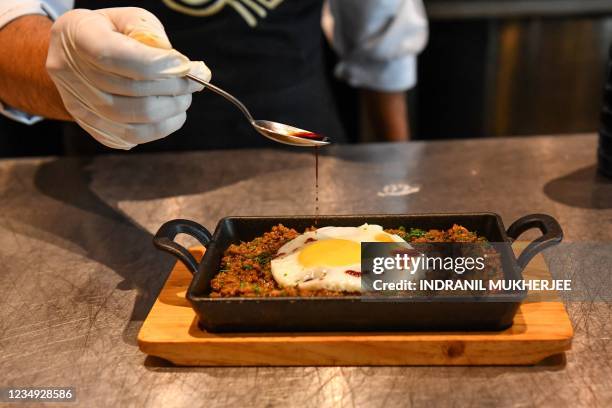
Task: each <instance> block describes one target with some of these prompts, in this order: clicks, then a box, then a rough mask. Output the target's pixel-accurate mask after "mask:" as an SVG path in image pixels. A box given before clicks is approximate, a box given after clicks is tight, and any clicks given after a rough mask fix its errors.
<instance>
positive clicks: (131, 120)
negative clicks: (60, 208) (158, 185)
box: [47, 7, 211, 150]
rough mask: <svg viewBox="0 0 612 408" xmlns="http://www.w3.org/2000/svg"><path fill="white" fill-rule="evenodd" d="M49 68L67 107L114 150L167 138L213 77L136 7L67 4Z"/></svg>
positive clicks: (54, 36)
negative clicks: (190, 77)
mask: <svg viewBox="0 0 612 408" xmlns="http://www.w3.org/2000/svg"><path fill="white" fill-rule="evenodd" d="M47 70H48V72H49V75H50V76H51V79H52V80H53V82H54V83H55V85H56V87H57V89H58V91H59V93H60V95H61V98H62V100H63V102H64V105H65V107H66V110H68V112H69V113H70V114H71V115H72V117H73V118H74V119H75V120H76V122H77V123H78V124H79V125H80V126H81V127H82V128H83V129H85V130H86V131H87V132H88V133H89V134H91V135H92V136H93V137H94V138H95V139H96V140H98V141H99V142H100V143H102V144H104V145H106V146H109V147H113V148H116V149H126V150H127V149H131V148H132V147H134V146H136V145H137V144H141V143H146V142H150V141H153V140H157V139H160V138H163V137H166V136H168V135H169V134H171V133H172V132H175V131H176V130H178V129H180V128H181V126H183V123H185V119H186V113H185V112H186V110H187V109H188V108H189V105H190V104H191V94H192V93H193V92H196V91H201V90H202V88H203V86H202V85H200V84H197V83H195V82H194V81H190V80H188V79H185V78H183V76H184V75H185V74H186V73H188V72H191V73H192V74H194V75H197V76H199V77H201V78H203V79H205V80H210V75H211V74H210V70H209V69H208V68H207V67H206V65H204V63H203V62H201V61H197V62H191V61H189V59H188V58H187V57H185V56H184V55H182V54H180V53H179V52H177V51H176V50H174V49H172V45H171V44H170V41H169V40H168V37H167V36H166V33H165V32H164V27H163V26H162V24H161V22H160V21H159V20H158V19H157V18H156V17H155V16H154V15H153V14H151V13H150V12H148V11H146V10H143V9H140V8H136V7H125V8H109V9H102V10H95V11H92V10H82V9H81V10H79V9H77V10H72V11H70V12H68V13H66V14H64V15H62V16H61V17H60V18H58V19H57V21H56V22H55V23H54V24H53V27H52V30H51V41H50V44H49V53H48V56H47Z"/></svg>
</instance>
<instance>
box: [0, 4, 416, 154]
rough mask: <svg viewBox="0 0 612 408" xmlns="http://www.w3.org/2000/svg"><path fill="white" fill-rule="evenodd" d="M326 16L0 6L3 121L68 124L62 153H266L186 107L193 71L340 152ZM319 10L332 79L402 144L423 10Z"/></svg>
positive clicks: (233, 118)
mask: <svg viewBox="0 0 612 408" xmlns="http://www.w3.org/2000/svg"><path fill="white" fill-rule="evenodd" d="M135 5H138V6H140V7H144V8H136V7H130V6H135ZM322 6H323V1H322V0H300V1H297V0H198V1H194V0H189V1H187V0H163V1H162V0H159V1H147V2H130V1H119V0H118V1H115V0H112V1H104V2H101V1H91V0H89V1H79V0H77V1H67V0H42V1H38V0H0V27H1V28H0V49H1V50H2V53H0V113H2V114H4V115H5V116H8V117H10V118H12V119H14V120H18V121H20V122H23V123H26V124H31V123H36V122H37V121H40V120H42V119H43V118H49V119H59V120H65V121H74V122H76V123H77V124H78V125H79V126H76V125H74V124H72V123H71V124H68V125H67V126H66V127H65V143H66V149H67V151H68V152H69V153H79V154H89V153H97V152H101V151H104V149H106V150H108V148H112V149H124V150H129V149H131V148H133V147H135V146H137V145H143V146H142V147H140V148H139V150H145V151H146V150H189V149H214V148H238V147H260V146H268V145H269V144H270V143H273V142H270V141H268V140H267V139H265V138H263V137H261V136H259V135H258V134H256V133H255V132H254V130H252V129H251V127H250V125H249V123H248V121H246V120H245V119H244V118H243V117H242V116H241V113H240V112H239V111H237V110H236V109H235V108H234V107H232V106H231V105H229V104H228V102H227V101H225V100H224V99H222V98H221V97H219V96H216V95H199V96H196V97H195V98H194V97H193V96H192V94H193V93H195V92H198V91H201V90H202V86H201V85H198V84H196V83H193V82H192V81H189V80H187V79H185V78H183V76H184V75H185V74H186V73H188V72H191V73H193V74H196V75H198V76H200V77H202V78H203V79H205V80H209V79H210V78H211V75H212V82H213V83H214V84H216V85H218V86H220V87H221V88H224V89H226V90H228V91H229V92H231V93H232V94H234V95H235V96H236V97H238V98H239V99H241V100H242V101H243V102H244V103H245V104H246V105H247V106H248V107H249V109H250V110H251V111H252V113H253V115H254V116H255V117H257V118H262V119H270V120H275V121H279V122H283V123H287V124H291V125H295V126H298V127H301V128H304V129H309V130H313V131H316V132H319V133H322V134H325V135H327V136H330V137H331V138H332V141H334V142H342V141H344V140H345V135H344V134H343V130H342V127H341V125H340V123H339V119H338V116H337V111H336V107H335V105H334V103H333V99H332V95H331V92H330V88H329V84H328V82H327V78H326V75H325V68H324V61H323V53H322V50H323V47H322V46H323V43H322V30H321V10H322ZM75 7H78V9H75ZM99 7H104V8H99ZM145 9H146V10H145ZM329 11H330V14H331V16H332V17H333V30H332V31H333V32H332V34H331V35H330V37H331V41H332V46H333V48H334V49H335V50H336V51H337V53H338V55H339V58H340V60H339V63H338V64H337V66H336V68H335V74H336V76H337V77H338V78H341V79H342V80H345V81H346V82H347V83H348V84H350V85H351V86H353V87H356V88H359V89H362V90H363V98H364V99H365V100H366V103H365V106H366V107H367V109H368V110H370V112H368V113H369V117H370V118H372V120H373V122H374V125H375V126H377V127H378V128H380V129H381V134H382V136H383V137H384V138H386V139H388V140H405V139H407V138H408V134H409V131H408V123H407V112H406V99H405V94H404V93H405V91H406V90H407V89H409V88H410V87H412V86H413V85H414V84H415V82H416V56H417V54H418V53H419V52H420V51H421V50H422V49H423V47H424V46H425V43H426V41H427V20H426V17H425V13H424V9H423V5H422V3H421V0H384V1H383V0H381V1H362V0H329ZM188 56H189V57H188ZM190 57H191V58H193V59H194V60H195V61H194V60H191V59H190ZM198 59H203V60H204V62H202V61H197V60H198ZM211 69H212V73H211ZM187 110H189V112H190V116H191V118H190V120H186V118H187V114H186V112H187ZM85 132H87V133H88V134H89V135H90V136H92V137H93V138H92V137H89V136H87V133H85ZM175 132H176V134H175V135H173V136H172V137H167V136H169V135H171V134H173V133H175ZM94 139H95V141H94ZM96 141H97V142H96ZM102 145H104V146H106V147H104V146H102Z"/></svg>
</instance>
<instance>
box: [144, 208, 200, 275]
mask: <svg viewBox="0 0 612 408" xmlns="http://www.w3.org/2000/svg"><path fill="white" fill-rule="evenodd" d="M178 234H187V235H190V236H192V237H194V238H195V239H197V240H198V241H199V242H200V243H201V244H202V245H204V246H207V245H208V243H209V242H210V241H211V240H212V235H211V234H210V232H208V230H207V229H206V228H204V227H203V226H201V225H200V224H198V223H197V222H194V221H189V220H181V219H176V220H172V221H168V222H166V223H165V224H164V225H162V226H161V227H159V230H158V231H157V233H156V234H155V236H154V237H153V245H155V246H156V247H157V249H160V250H162V251H165V252H168V253H169V254H170V255H173V256H174V257H176V258H177V259H178V260H179V261H181V262H182V263H183V264H185V266H186V267H187V269H189V271H190V272H191V273H192V274H194V273H196V272H197V271H198V261H196V259H195V258H194V257H193V255H191V253H190V252H189V251H188V250H187V248H185V247H183V246H181V245H179V244H177V243H176V242H174V238H175V237H176V236H177V235H178Z"/></svg>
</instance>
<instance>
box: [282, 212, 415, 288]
mask: <svg viewBox="0 0 612 408" xmlns="http://www.w3.org/2000/svg"><path fill="white" fill-rule="evenodd" d="M362 242H403V243H405V241H404V240H403V239H402V238H400V237H399V236H398V235H395V234H388V233H386V232H385V231H384V230H383V228H382V227H381V226H380V225H370V224H364V225H362V226H360V227H324V228H319V229H317V230H315V231H309V232H305V233H304V234H301V235H299V236H298V237H296V238H294V239H292V240H291V241H289V242H287V243H286V244H285V245H283V246H282V247H281V248H280V249H279V250H278V252H277V253H276V257H275V258H274V259H273V260H272V262H271V268H272V275H273V277H274V279H275V280H276V282H277V283H278V284H279V285H280V286H281V287H299V288H300V289H308V290H317V289H328V290H334V291H347V292H360V291H361V243H362Z"/></svg>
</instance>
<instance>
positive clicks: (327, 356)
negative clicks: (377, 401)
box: [138, 245, 573, 366]
mask: <svg viewBox="0 0 612 408" xmlns="http://www.w3.org/2000/svg"><path fill="white" fill-rule="evenodd" d="M521 246H522V245H521ZM192 252H193V253H194V255H196V256H197V257H200V256H201V255H202V253H203V248H194V249H192ZM524 276H525V279H534V278H537V279H549V278H550V272H549V271H548V269H547V267H546V264H545V262H544V258H543V257H542V256H541V255H538V256H537V257H536V258H534V259H533V261H531V263H530V264H529V266H528V268H527V269H526V270H525V272H524ZM190 282H191V274H190V273H189V271H187V269H186V268H185V267H184V266H183V265H182V264H180V263H177V264H176V265H175V267H174V269H173V270H172V272H171V274H170V276H169V278H168V280H167V281H166V284H165V285H164V287H163V289H162V291H161V293H160V295H159V297H158V298H157V300H156V302H155V304H154V305H153V308H152V309H151V311H150V313H149V315H148V317H147V318H146V320H145V322H144V323H143V325H142V328H141V329H140V333H139V334H138V345H139V347H140V350H141V351H142V352H144V353H146V354H148V355H151V356H156V357H161V358H163V359H166V360H169V361H171V362H172V363H174V364H176V365H184V366H353V365H371V366H377V365H385V366H393V365H532V364H536V363H538V362H540V361H542V360H543V359H545V358H546V357H549V356H552V355H556V354H559V353H563V352H564V351H565V350H569V349H570V348H571V341H572V337H573V329H572V325H571V323H570V320H569V317H568V315H567V313H566V311H565V307H564V306H563V303H561V302H560V301H559V300H558V299H550V298H549V299H543V296H542V295H530V296H528V298H527V300H526V301H525V302H524V303H523V304H522V305H521V307H520V309H519V311H518V313H517V314H516V316H515V318H514V324H513V326H512V327H510V328H509V329H507V330H504V331H500V332H375V333H367V332H341V333H334V332H332V333H329V332H328V333H240V334H236V333H223V334H220V333H208V332H205V331H202V330H200V329H199V328H198V325H197V319H196V315H195V312H194V311H193V310H192V309H191V306H190V304H189V302H188V301H187V300H186V299H185V292H186V290H187V287H188V285H189V283H190ZM541 293H543V292H540V294H541ZM544 296H547V297H550V296H555V295H551V294H547V295H544Z"/></svg>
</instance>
